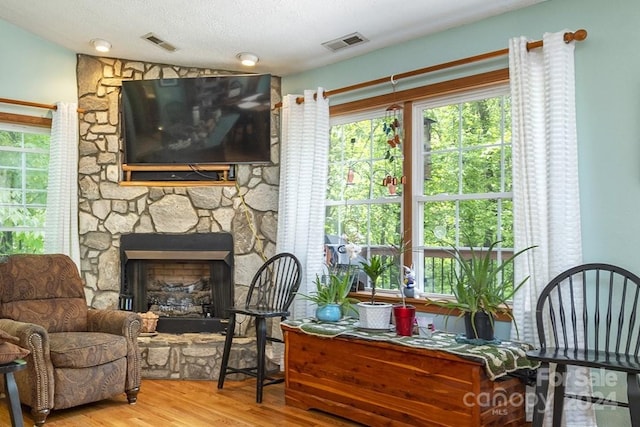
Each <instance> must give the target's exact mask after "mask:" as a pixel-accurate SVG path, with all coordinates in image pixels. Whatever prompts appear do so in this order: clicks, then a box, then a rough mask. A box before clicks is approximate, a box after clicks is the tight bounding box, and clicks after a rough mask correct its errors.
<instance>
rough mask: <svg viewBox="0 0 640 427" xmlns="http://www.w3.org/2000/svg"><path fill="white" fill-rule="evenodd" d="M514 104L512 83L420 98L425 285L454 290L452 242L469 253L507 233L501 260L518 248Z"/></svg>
mask: <svg viewBox="0 0 640 427" xmlns="http://www.w3.org/2000/svg"><path fill="white" fill-rule="evenodd" d="M510 112H511V105H510V97H509V88H508V86H503V87H499V88H495V89H491V90H488V91H487V90H483V91H475V92H469V93H465V94H462V95H458V96H455V97H445V98H440V99H434V100H430V101H428V102H423V103H416V104H415V105H414V110H413V114H414V117H420V118H421V119H419V120H417V121H416V122H417V123H418V126H419V129H418V128H416V129H414V131H415V132H416V133H415V134H414V135H415V138H414V141H416V142H417V143H415V144H414V165H415V171H416V173H415V175H414V176H415V178H416V180H415V182H416V183H420V184H416V185H415V186H414V188H415V189H416V195H415V198H414V200H415V212H414V216H413V218H414V227H413V230H414V236H415V238H416V239H415V241H416V242H419V243H418V244H417V245H414V250H417V251H418V253H419V255H418V256H414V262H415V263H416V264H415V265H416V266H418V267H417V271H416V277H423V278H424V283H423V286H424V289H423V290H424V292H427V293H438V294H451V283H452V280H453V274H454V272H453V263H452V258H451V255H450V254H449V250H450V249H451V246H452V245H455V247H456V248H458V249H459V250H460V251H461V252H462V253H463V254H464V253H465V252H468V251H469V250H470V248H488V247H489V246H490V245H491V243H492V242H494V241H496V240H498V241H501V243H500V244H499V245H498V246H497V251H496V252H495V254H494V256H495V258H496V261H497V262H500V260H501V259H502V258H503V257H504V256H505V255H510V254H511V253H513V249H512V248H513V214H512V212H513V209H512V187H511V117H510ZM420 261H422V262H420ZM506 274H513V273H512V271H509V272H507V273H506Z"/></svg>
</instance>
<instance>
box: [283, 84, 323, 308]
mask: <svg viewBox="0 0 640 427" xmlns="http://www.w3.org/2000/svg"><path fill="white" fill-rule="evenodd" d="M314 92H316V93H317V94H318V95H317V97H316V98H317V99H316V100H314V96H313V95H314ZM323 92H324V90H323V89H322V88H318V90H317V91H313V90H305V91H304V103H302V104H297V103H296V96H295V95H287V96H285V97H284V99H283V102H282V142H281V144H282V145H281V147H280V153H281V154H280V157H281V159H280V205H279V211H278V236H277V238H278V241H277V251H278V252H283V251H286V252H291V253H293V254H294V255H296V257H298V259H299V260H300V262H301V263H302V268H303V275H302V283H301V285H300V292H301V293H304V294H308V293H310V292H311V291H312V289H311V287H312V286H313V280H314V279H315V277H316V274H320V273H321V272H322V266H323V253H324V250H323V245H324V218H325V210H324V202H325V199H326V192H327V168H328V156H329V102H328V100H327V99H325V98H324V97H323V96H322V93H323ZM291 313H292V317H294V318H300V317H305V316H309V315H311V314H313V313H312V312H311V304H310V303H309V302H308V301H306V300H304V299H302V298H297V299H296V300H295V301H294V303H293V307H292V310H291Z"/></svg>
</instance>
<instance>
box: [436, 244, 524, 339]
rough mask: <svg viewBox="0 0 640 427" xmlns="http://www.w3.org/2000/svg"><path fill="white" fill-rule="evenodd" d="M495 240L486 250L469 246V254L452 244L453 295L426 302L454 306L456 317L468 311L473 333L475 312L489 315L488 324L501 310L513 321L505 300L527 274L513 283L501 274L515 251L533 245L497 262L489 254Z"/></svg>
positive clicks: (516, 255) (511, 297)
mask: <svg viewBox="0 0 640 427" xmlns="http://www.w3.org/2000/svg"><path fill="white" fill-rule="evenodd" d="M499 243H500V241H496V242H493V243H491V245H490V246H489V247H488V248H487V249H486V250H483V249H473V248H471V254H470V256H468V257H463V255H462V253H461V252H460V250H458V248H456V247H455V246H453V250H452V252H451V253H452V255H453V258H454V260H455V263H456V265H457V268H456V269H454V275H455V280H454V284H453V286H452V293H453V296H454V297H455V299H446V300H427V304H433V305H437V306H440V307H444V308H447V309H449V310H450V311H455V310H457V311H459V312H460V315H459V316H460V317H461V316H463V315H465V314H466V313H469V315H470V316H471V320H472V321H471V323H472V325H473V328H474V331H475V332H476V334H477V330H476V329H475V323H474V319H475V316H476V314H477V313H481V312H482V313H486V314H487V315H489V319H490V321H491V324H492V325H493V320H494V319H495V318H496V317H497V316H498V314H504V315H506V316H507V317H509V319H511V320H512V321H513V320H514V319H513V316H512V314H511V311H510V310H509V307H508V305H507V302H508V301H510V300H512V299H513V295H514V294H515V293H516V292H517V291H518V290H519V289H520V288H521V287H522V286H523V285H524V284H525V282H526V281H527V280H528V279H529V277H528V276H527V277H525V278H524V279H523V280H522V281H521V282H520V283H518V284H517V285H516V284H514V283H513V279H512V278H511V276H510V275H508V274H504V272H505V268H506V267H507V266H509V265H511V264H513V262H514V260H515V259H516V258H517V257H518V256H519V255H521V254H523V253H524V252H526V251H528V250H530V249H533V248H534V247H535V246H530V247H528V248H525V249H522V250H520V251H518V252H516V253H514V254H513V255H512V256H511V257H509V258H508V259H507V260H505V261H503V262H502V263H500V264H497V263H495V262H493V260H492V259H491V255H492V253H493V251H494V248H495V247H496V246H497V245H498V244H499ZM514 324H515V322H514ZM515 327H516V333H518V334H519V332H518V326H517V325H515Z"/></svg>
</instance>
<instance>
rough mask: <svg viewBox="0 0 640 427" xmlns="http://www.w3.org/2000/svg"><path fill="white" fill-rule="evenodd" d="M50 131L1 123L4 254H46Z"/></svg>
mask: <svg viewBox="0 0 640 427" xmlns="http://www.w3.org/2000/svg"><path fill="white" fill-rule="evenodd" d="M48 166H49V130H48V129H44V130H43V129H41V128H30V127H29V128H27V127H24V126H20V127H18V126H10V125H6V124H3V123H0V218H2V222H1V223H0V254H12V253H42V252H43V250H44V221H45V210H46V201H47V181H48Z"/></svg>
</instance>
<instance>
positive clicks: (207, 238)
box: [119, 233, 233, 333]
mask: <svg viewBox="0 0 640 427" xmlns="http://www.w3.org/2000/svg"><path fill="white" fill-rule="evenodd" d="M120 259H121V266H122V278H121V282H120V283H121V285H120V299H119V308H120V309H121V310H129V311H136V312H139V313H144V312H147V311H152V312H154V313H155V314H157V315H158V316H160V318H159V319H158V325H157V328H156V330H157V331H158V332H168V333H185V332H219V331H223V330H224V329H225V328H226V325H227V322H226V319H227V318H228V316H227V314H226V309H227V308H229V307H231V306H232V305H233V237H232V236H231V234H229V233H197V234H182V235H175V234H156V233H133V234H123V235H122V236H121V238H120Z"/></svg>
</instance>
